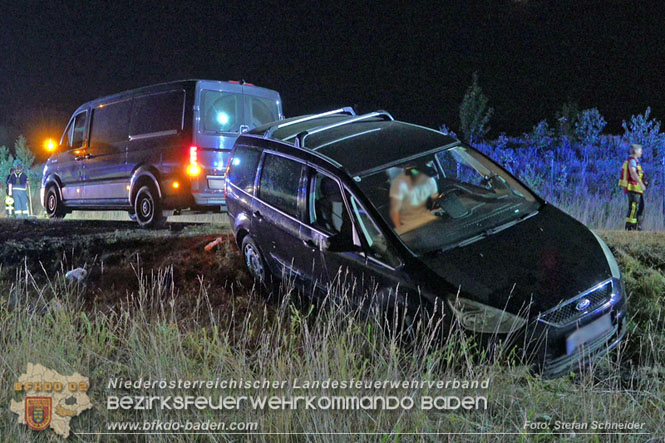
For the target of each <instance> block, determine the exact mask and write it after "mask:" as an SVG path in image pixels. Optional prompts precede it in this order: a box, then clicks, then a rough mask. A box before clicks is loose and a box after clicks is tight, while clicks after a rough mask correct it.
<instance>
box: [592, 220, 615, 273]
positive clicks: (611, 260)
mask: <svg viewBox="0 0 665 443" xmlns="http://www.w3.org/2000/svg"><path fill="white" fill-rule="evenodd" d="M591 233H592V234H593V235H594V237H596V240H598V243H599V244H600V247H601V249H602V250H603V253H604V254H605V259H606V260H607V264H608V265H610V271H611V272H612V277H614V278H616V279H619V280H620V279H621V271H620V270H619V264H618V263H617V260H616V258H614V254H612V251H610V247H609V246H607V243H605V241H604V240H603V239H602V238H600V237H599V236H598V235H597V234H596V233H595V232H593V231H591Z"/></svg>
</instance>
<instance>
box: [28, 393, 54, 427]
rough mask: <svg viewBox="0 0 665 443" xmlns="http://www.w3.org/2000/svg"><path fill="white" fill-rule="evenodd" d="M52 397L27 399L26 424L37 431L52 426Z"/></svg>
mask: <svg viewBox="0 0 665 443" xmlns="http://www.w3.org/2000/svg"><path fill="white" fill-rule="evenodd" d="M51 400H52V399H51V397H25V422H26V423H27V425H28V426H29V427H30V429H34V430H35V431H43V430H44V429H46V428H48V426H49V424H51V417H52V415H51V411H52V409H51Z"/></svg>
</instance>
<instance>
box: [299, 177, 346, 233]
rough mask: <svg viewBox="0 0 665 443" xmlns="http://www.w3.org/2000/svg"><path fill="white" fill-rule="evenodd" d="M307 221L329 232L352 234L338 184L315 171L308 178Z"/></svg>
mask: <svg viewBox="0 0 665 443" xmlns="http://www.w3.org/2000/svg"><path fill="white" fill-rule="evenodd" d="M308 206H309V222H310V223H311V225H312V226H314V227H316V228H319V229H321V230H323V231H325V232H328V233H330V234H341V233H344V235H348V236H349V238H351V236H352V235H353V228H352V224H351V218H350V217H349V214H348V212H347V211H346V207H345V206H344V198H343V197H342V191H341V190H340V188H339V184H338V183H337V182H336V181H335V180H333V179H332V178H330V177H328V176H326V175H324V174H321V173H320V172H316V173H315V174H314V176H313V177H312V178H311V180H310V188H309V198H308Z"/></svg>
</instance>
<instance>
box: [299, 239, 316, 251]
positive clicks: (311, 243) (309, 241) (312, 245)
mask: <svg viewBox="0 0 665 443" xmlns="http://www.w3.org/2000/svg"><path fill="white" fill-rule="evenodd" d="M302 242H303V243H304V244H305V246H307V247H308V248H312V249H319V247H318V246H316V243H314V240H312V239H307V240H303V241H302Z"/></svg>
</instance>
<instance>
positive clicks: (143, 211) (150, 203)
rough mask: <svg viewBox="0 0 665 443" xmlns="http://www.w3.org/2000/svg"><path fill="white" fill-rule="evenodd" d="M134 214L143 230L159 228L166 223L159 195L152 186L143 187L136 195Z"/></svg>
mask: <svg viewBox="0 0 665 443" xmlns="http://www.w3.org/2000/svg"><path fill="white" fill-rule="evenodd" d="M134 214H135V216H136V221H137V222H138V224H139V226H141V227H142V228H158V227H160V226H161V225H163V224H164V222H165V221H166V217H164V213H163V212H162V205H161V202H160V201H159V195H158V194H157V193H156V192H155V190H154V189H153V188H152V187H150V186H143V187H141V189H139V192H137V193H136V200H134Z"/></svg>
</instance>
